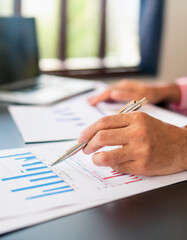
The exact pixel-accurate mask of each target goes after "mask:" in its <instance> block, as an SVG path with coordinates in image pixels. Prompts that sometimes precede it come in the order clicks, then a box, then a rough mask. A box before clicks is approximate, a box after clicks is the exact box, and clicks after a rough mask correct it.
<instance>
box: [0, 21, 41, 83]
mask: <svg viewBox="0 0 187 240" xmlns="http://www.w3.org/2000/svg"><path fill="white" fill-rule="evenodd" d="M38 75H39V66H38V46H37V39H36V28H35V19H34V18H22V17H0V85H2V84H7V83H10V82H16V81H19V80H24V79H28V78H32V77H36V76H38Z"/></svg>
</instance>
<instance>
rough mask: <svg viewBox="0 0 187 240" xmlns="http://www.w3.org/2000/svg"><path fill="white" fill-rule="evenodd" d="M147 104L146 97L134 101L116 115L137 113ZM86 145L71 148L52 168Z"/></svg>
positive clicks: (81, 144)
mask: <svg viewBox="0 0 187 240" xmlns="http://www.w3.org/2000/svg"><path fill="white" fill-rule="evenodd" d="M147 102H148V100H147V98H146V97H144V98H142V99H141V100H140V101H136V100H132V101H130V102H129V103H128V104H126V105H125V106H123V107H122V108H121V109H120V110H119V111H117V112H116V114H120V113H129V112H132V111H136V110H138V109H139V108H140V107H141V106H143V105H144V104H145V103H147ZM86 145H87V143H86V142H85V143H77V144H76V145H74V146H73V147H72V148H70V149H69V150H68V151H67V152H66V153H64V154H63V155H62V156H61V157H60V158H58V159H57V160H56V161H55V162H54V163H52V164H51V166H53V165H56V164H58V163H60V162H62V161H64V160H66V159H67V158H69V157H71V156H73V155H75V154H76V153H77V152H79V151H80V150H81V149H82V148H84V147H85V146H86Z"/></svg>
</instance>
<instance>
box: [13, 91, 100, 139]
mask: <svg viewBox="0 0 187 240" xmlns="http://www.w3.org/2000/svg"><path fill="white" fill-rule="evenodd" d="M89 95H90V94H85V95H83V96H78V97H75V98H72V99H69V100H66V101H65V102H62V103H58V104H56V105H54V106H50V107H37V106H11V107H9V111H10V113H11V114H12V116H13V118H14V120H15V122H16V124H17V126H18V128H19V130H20V132H21V134H22V136H23V139H24V141H25V142H26V143H33V142H48V141H59V140H73V139H77V137H78V136H79V134H80V133H81V131H82V130H83V129H85V128H86V127H87V126H88V125H90V124H91V123H93V122H95V121H96V120H98V119H99V118H101V117H103V115H102V114H101V112H100V111H99V110H98V109H97V108H95V107H92V106H90V105H89V103H88V102H87V97H88V96H89Z"/></svg>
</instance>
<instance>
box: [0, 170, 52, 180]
mask: <svg viewBox="0 0 187 240" xmlns="http://www.w3.org/2000/svg"><path fill="white" fill-rule="evenodd" d="M47 173H53V171H51V170H50V171H45V172H38V173H32V174H26V175H20V176H15V177H9V178H2V179H1V181H9V180H15V179H19V178H25V177H32V176H36V175H41V174H47Z"/></svg>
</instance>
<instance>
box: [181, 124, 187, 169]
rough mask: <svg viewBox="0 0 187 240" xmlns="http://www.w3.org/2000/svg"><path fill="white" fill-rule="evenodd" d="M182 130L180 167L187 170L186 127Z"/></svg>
mask: <svg viewBox="0 0 187 240" xmlns="http://www.w3.org/2000/svg"><path fill="white" fill-rule="evenodd" d="M181 130H182V138H181V139H183V141H181V153H182V157H181V167H182V169H183V170H187V126H186V127H183V128H181Z"/></svg>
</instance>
